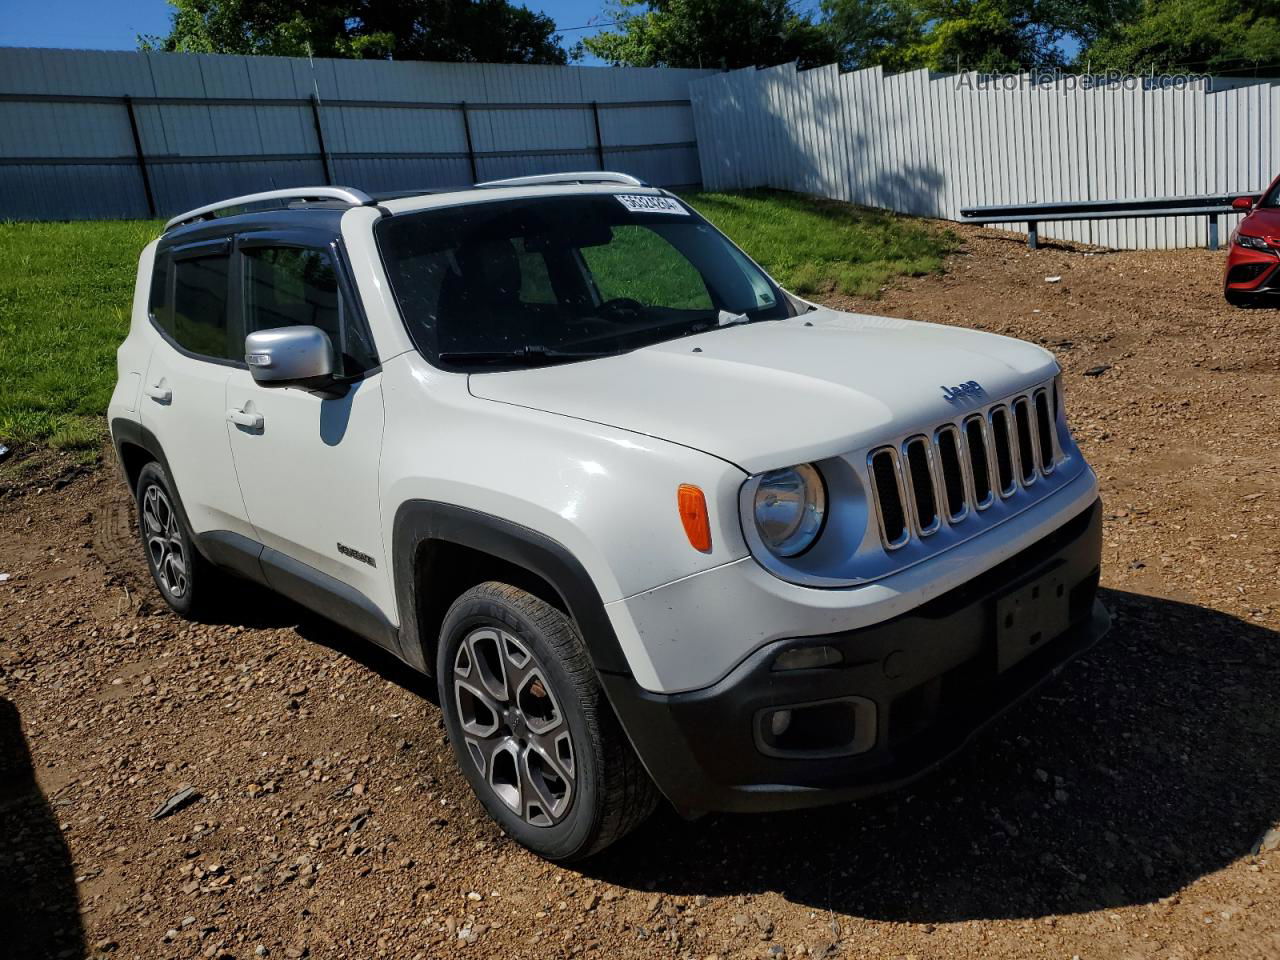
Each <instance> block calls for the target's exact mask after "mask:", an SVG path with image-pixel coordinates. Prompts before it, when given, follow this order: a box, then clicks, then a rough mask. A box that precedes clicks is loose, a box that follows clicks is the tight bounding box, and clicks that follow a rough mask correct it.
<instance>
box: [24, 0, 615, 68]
mask: <svg viewBox="0 0 1280 960" xmlns="http://www.w3.org/2000/svg"><path fill="white" fill-rule="evenodd" d="M517 2H519V0H517ZM524 2H525V5H526V6H528V7H530V8H532V9H534V10H542V11H543V12H545V13H547V14H548V15H550V16H551V18H552V19H554V20H555V22H556V24H557V26H560V27H579V26H582V25H584V24H587V23H590V22H592V19H593V18H595V20H596V21H602V20H604V17H603V16H601V14H602V12H603V9H604V0H524ZM3 7H4V8H5V16H4V17H3V18H0V47H76V48H81V49H89V50H133V49H134V48H135V47H136V46H137V42H136V39H135V38H136V37H137V36H138V34H140V33H158V34H164V33H168V28H169V11H170V9H171V8H170V7H169V5H168V4H167V3H166V2H165V0H18V2H17V3H15V4H13V5H10V0H6V2H5V3H4V4H3ZM594 32H596V31H595V30H574V31H571V32H568V33H565V35H564V39H565V42H566V44H572V43H575V42H576V41H577V40H578V39H579V38H580V37H583V36H589V35H590V34H591V33H594ZM588 62H591V61H588ZM595 62H598V61H595Z"/></svg>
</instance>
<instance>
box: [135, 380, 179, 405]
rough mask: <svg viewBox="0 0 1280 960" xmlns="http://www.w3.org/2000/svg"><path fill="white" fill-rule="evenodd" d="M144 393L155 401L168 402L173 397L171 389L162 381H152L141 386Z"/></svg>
mask: <svg viewBox="0 0 1280 960" xmlns="http://www.w3.org/2000/svg"><path fill="white" fill-rule="evenodd" d="M142 389H143V390H144V391H145V393H146V395H147V396H148V397H150V398H151V399H152V400H154V401H155V402H156V403H168V402H170V401H171V400H172V399H173V391H172V390H170V389H169V388H168V387H166V386H165V385H164V381H163V380H162V381H160V382H159V383H153V384H151V385H150V386H147V387H143V388H142Z"/></svg>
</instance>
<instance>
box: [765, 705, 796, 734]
mask: <svg viewBox="0 0 1280 960" xmlns="http://www.w3.org/2000/svg"><path fill="white" fill-rule="evenodd" d="M790 726H791V711H790V710H775V711H773V713H772V714H770V715H769V732H770V733H772V734H773V735H774V736H775V737H780V736H782V735H783V734H784V733H786V732H787V729H788V728H789V727H790Z"/></svg>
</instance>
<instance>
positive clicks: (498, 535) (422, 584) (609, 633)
mask: <svg viewBox="0 0 1280 960" xmlns="http://www.w3.org/2000/svg"><path fill="white" fill-rule="evenodd" d="M392 564H393V575H394V580H395V594H396V606H397V608H398V612H399V615H400V644H401V655H402V656H403V657H404V658H405V659H406V660H408V661H409V662H410V663H412V664H414V665H415V666H417V667H418V668H419V669H421V670H423V671H424V672H426V673H429V674H434V672H435V651H436V646H437V644H438V642H439V631H440V625H441V624H442V623H443V621H444V615H445V613H446V612H447V611H448V609H449V607H450V605H452V603H453V601H454V600H456V599H457V598H458V596H459V595H460V594H461V593H462V592H463V591H465V590H467V589H469V588H470V587H473V586H475V585H476V584H477V583H482V582H484V581H486V580H498V581H500V582H505V583H510V584H511V585H512V586H516V587H519V588H520V589H522V590H526V591H528V592H529V593H532V594H533V595H534V596H537V597H539V598H540V599H542V600H545V601H546V602H547V603H550V604H551V605H552V606H554V607H557V608H558V609H560V610H562V611H564V612H565V613H567V614H568V615H569V616H570V617H571V618H572V619H573V620H574V621H575V623H576V624H577V626H578V630H579V632H580V633H581V635H582V639H583V642H584V644H585V645H586V648H587V653H588V655H589V656H590V658H591V662H592V664H593V665H594V666H595V668H596V670H597V671H598V672H607V673H618V674H628V673H630V669H629V668H628V666H627V660H626V657H625V655H624V654H623V652H622V647H621V645H620V644H619V643H618V638H617V635H616V634H615V633H614V631H613V626H612V624H611V623H610V621H609V616H608V614H607V613H606V612H605V609H604V603H603V602H602V601H601V599H600V594H599V592H598V591H597V590H596V587H595V584H594V583H593V582H592V580H591V577H590V575H589V574H588V573H587V571H586V569H585V568H584V567H583V565H582V564H581V562H579V561H578V559H577V558H576V557H574V555H573V554H572V553H571V552H570V551H569V550H568V549H567V548H565V547H564V546H563V545H562V544H560V543H558V542H557V541H555V540H553V539H551V538H550V537H548V536H546V535H545V534H542V533H539V532H538V531H536V530H532V529H530V528H528V527H524V526H521V525H520V524H517V523H512V522H511V521H510V520H505V519H503V518H501V517H496V516H493V515H491V514H487V513H483V512H481V511H478V510H472V509H470V508H468V507H460V506H457V505H455V504H448V503H440V502H436V501H430V500H409V501H407V502H405V503H402V504H401V505H400V507H399V508H398V509H397V510H396V516H395V522H394V525H393V528H392Z"/></svg>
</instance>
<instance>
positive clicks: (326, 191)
mask: <svg viewBox="0 0 1280 960" xmlns="http://www.w3.org/2000/svg"><path fill="white" fill-rule="evenodd" d="M272 200H345V201H346V202H347V203H350V204H352V205H353V206H358V207H363V206H368V205H370V204H372V203H373V202H374V199H373V197H371V196H369V195H368V194H367V193H365V192H364V191H363V190H356V189H354V188H353V187H290V188H288V189H286V190H266V191H264V192H262V193H247V194H245V195H244V196H243V197H232V198H231V199H229V200H219V201H218V202H217V203H210V204H206V205H205V206H203V207H196V208H195V209H194V210H188V211H187V212H186V213H180V214H178V215H177V216H176V217H174V218H173V219H172V220H170V221H169V222H168V223H166V224H165V225H164V228H165V230H172V229H173V228H174V227H178V226H182V225H183V224H186V223H194V222H195V221H197V220H204V219H213V217H212V216H211V215H213V214H216V213H217V212H218V211H219V210H228V209H230V208H232V207H246V206H249V205H250V204H254V203H269V202H270V201H272Z"/></svg>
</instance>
